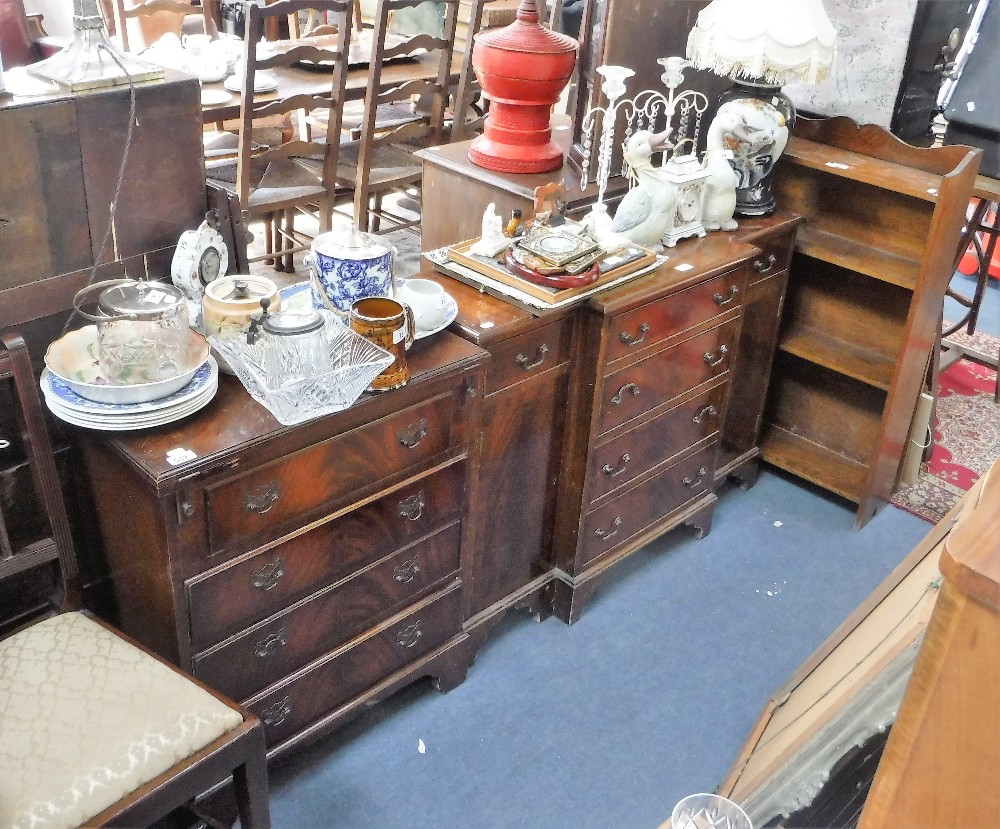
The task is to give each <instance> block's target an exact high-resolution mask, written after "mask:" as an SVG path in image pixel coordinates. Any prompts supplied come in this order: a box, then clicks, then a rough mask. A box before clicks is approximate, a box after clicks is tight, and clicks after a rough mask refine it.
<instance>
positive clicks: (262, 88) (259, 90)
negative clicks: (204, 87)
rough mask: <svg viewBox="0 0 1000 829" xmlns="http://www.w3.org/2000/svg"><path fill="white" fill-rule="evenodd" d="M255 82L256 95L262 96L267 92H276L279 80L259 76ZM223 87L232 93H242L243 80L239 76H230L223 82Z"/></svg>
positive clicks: (267, 76)
mask: <svg viewBox="0 0 1000 829" xmlns="http://www.w3.org/2000/svg"><path fill="white" fill-rule="evenodd" d="M253 82H254V83H253V93H254V95H261V94H263V93H265V92H274V90H275V89H277V88H278V79H277V78H273V77H271V76H270V75H264V74H257V75H256V76H255V77H254V79H253ZM222 85H223V86H224V87H225V88H226V89H228V90H229V91H230V92H242V91H243V78H242V77H240V76H238V75H230V76H229V77H228V78H226V79H225V80H224V81H223V82H222Z"/></svg>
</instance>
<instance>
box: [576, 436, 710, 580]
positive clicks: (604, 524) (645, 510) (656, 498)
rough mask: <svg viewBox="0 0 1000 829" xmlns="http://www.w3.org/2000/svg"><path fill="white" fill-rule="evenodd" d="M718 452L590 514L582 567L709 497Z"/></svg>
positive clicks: (698, 456) (705, 452) (705, 453)
mask: <svg viewBox="0 0 1000 829" xmlns="http://www.w3.org/2000/svg"><path fill="white" fill-rule="evenodd" d="M715 452H716V445H715V444H714V443H713V444H712V445H710V446H708V447H706V448H705V449H702V450H701V451H700V452H696V453H695V454H694V455H692V456H691V457H689V458H685V459H684V460H682V461H679V462H677V463H675V464H674V465H673V466H669V467H667V468H666V469H664V470H663V471H662V472H660V473H659V474H658V475H656V476H655V477H653V478H650V479H649V480H648V481H645V482H643V483H642V484H640V485H639V486H637V487H636V488H635V489H633V490H630V491H629V492H626V493H624V494H622V495H620V496H619V497H618V498H615V499H614V500H613V501H611V502H609V503H607V504H605V505H604V506H603V507H600V508H599V509H596V510H594V511H593V512H592V513H590V514H589V515H588V516H587V518H586V519H585V521H584V525H583V536H582V538H581V539H580V561H581V564H586V563H588V562H591V561H593V560H594V559H596V558H598V557H600V556H602V555H604V554H605V553H607V552H609V551H611V550H613V549H615V548H616V547H618V546H619V545H620V544H622V543H623V542H625V541H628V539H629V538H631V537H632V536H634V535H636V534H637V533H640V532H642V531H643V530H644V529H646V527H648V526H649V525H650V524H653V523H655V522H656V521H658V520H660V519H661V518H664V517H666V516H667V515H669V514H670V513H671V512H673V511H674V510H675V509H677V508H678V507H680V506H682V505H683V504H686V503H687V502H688V501H690V500H691V499H692V498H696V497H698V496H699V495H703V494H705V493H706V492H707V491H708V490H709V489H710V488H711V486H712V476H713V475H714V474H715Z"/></svg>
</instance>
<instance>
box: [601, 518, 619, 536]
mask: <svg viewBox="0 0 1000 829" xmlns="http://www.w3.org/2000/svg"><path fill="white" fill-rule="evenodd" d="M621 525H622V519H621V518H615V520H614V521H612V522H611V526H612V527H614V529H612V530H601V529H597V530H594V535H596V536H597V537H598V538H599V539H601V540H602V541H607V540H608V539H609V538H614V537H615V536H616V535H618V528H619V527H620V526H621Z"/></svg>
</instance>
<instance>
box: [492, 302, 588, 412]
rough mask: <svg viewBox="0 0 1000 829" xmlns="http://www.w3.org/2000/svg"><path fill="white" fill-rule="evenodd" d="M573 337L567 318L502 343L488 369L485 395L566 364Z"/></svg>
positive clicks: (494, 351) (497, 347)
mask: <svg viewBox="0 0 1000 829" xmlns="http://www.w3.org/2000/svg"><path fill="white" fill-rule="evenodd" d="M572 336H573V327H572V321H571V319H569V318H567V319H563V320H560V321H558V322H553V323H551V324H549V325H545V326H543V327H541V328H539V329H538V330H536V331H529V332H528V333H526V334H521V335H520V336H517V337H511V338H510V339H509V340H507V341H506V342H503V343H499V344H498V345H497V346H496V347H495V348H494V349H493V359H492V360H490V362H489V364H488V365H487V367H486V394H492V393H493V392H496V391H500V390H501V389H505V388H507V387H508V386H512V385H514V384H515V383H517V382H519V381H521V380H524V379H526V378H528V377H532V376H534V375H536V374H541V373H542V372H543V371H548V370H549V369H550V368H553V367H554V366H558V365H560V364H562V363H565V362H566V361H567V360H568V359H569V349H570V344H571V340H572Z"/></svg>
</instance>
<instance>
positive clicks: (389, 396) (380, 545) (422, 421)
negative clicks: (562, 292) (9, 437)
mask: <svg viewBox="0 0 1000 829" xmlns="http://www.w3.org/2000/svg"><path fill="white" fill-rule="evenodd" d="M485 357H486V355H485V353H484V352H483V351H481V350H480V349H479V348H477V347H476V346H474V345H472V344H470V343H468V342H466V341H464V340H462V339H460V338H458V337H454V336H452V335H451V334H448V333H443V334H440V335H437V336H435V337H433V338H431V339H429V340H423V341H418V343H417V344H415V345H414V348H413V350H412V351H411V352H410V354H409V360H410V364H411V368H412V370H413V375H414V376H413V379H412V380H411V381H410V383H409V384H408V385H406V386H405V387H403V388H402V389H399V390H396V391H392V392H388V393H384V394H381V395H371V394H368V395H364V396H362V398H361V399H360V400H359V401H358V402H357V403H355V405H354V406H352V407H350V408H349V409H346V410H345V411H343V412H339V413H336V414H332V415H329V416H326V417H322V418H317V419H315V420H311V421H307V422H305V423H302V424H299V425H296V426H291V427H285V426H281V425H280V424H279V423H278V422H277V421H276V420H274V418H273V417H272V416H271V415H270V414H269V413H268V412H267V410H266V409H264V408H263V407H261V406H259V405H258V404H257V403H255V402H254V401H253V400H252V399H251V398H250V397H249V395H247V394H246V392H245V391H244V389H243V387H242V386H241V385H240V384H239V382H238V381H236V380H235V378H229V377H223V378H221V382H220V388H219V392H218V394H217V396H216V398H215V399H214V400H213V401H212V402H211V403H210V404H209V406H208V407H207V408H206V409H204V410H203V411H201V412H199V413H197V414H196V415H194V416H192V417H190V418H188V419H186V420H183V421H180V422H178V423H176V424H173V425H171V426H168V427H163V428H160V429H156V430H150V431H146V432H139V433H135V434H134V435H122V436H116V437H113V438H107V439H103V438H100V437H91V436H88V437H86V438H85V439H84V440H83V450H84V456H85V460H86V464H87V471H88V474H89V476H90V479H91V481H92V489H93V497H94V500H95V503H96V507H97V512H98V516H99V521H100V531H101V537H102V539H103V545H104V549H105V554H106V556H107V559H108V567H109V570H110V572H111V577H112V581H113V585H114V595H115V598H116V601H117V606H118V612H119V620H118V621H119V624H120V625H121V626H122V628H124V629H125V630H126V631H127V632H128V633H129V634H131V635H132V636H135V637H136V638H137V639H139V640H140V641H141V642H143V643H144V644H146V645H148V646H150V647H152V648H153V649H154V650H156V651H157V652H159V653H161V654H163V655H165V656H167V657H169V658H170V659H172V660H174V661H176V662H177V663H178V664H179V665H180V666H181V667H183V668H185V669H187V670H190V671H191V672H192V673H194V675H195V676H197V677H199V678H201V679H203V680H205V681H206V682H208V683H209V684H210V685H212V686H213V687H215V688H218V689H219V690H220V691H223V692H224V693H226V694H228V695H230V696H232V697H233V698H235V699H238V700H241V701H243V702H245V703H246V704H247V705H248V706H249V707H250V708H251V709H252V710H254V711H255V712H256V713H257V714H258V715H259V716H260V717H261V719H262V720H263V722H264V724H265V733H266V737H267V742H268V748H269V752H270V754H271V755H274V754H280V753H284V752H286V751H288V750H290V749H292V748H295V747H298V746H301V745H303V744H304V743H306V742H308V741H309V740H311V739H314V738H315V737H317V736H319V735H321V734H323V733H325V732H326V731H328V730H330V729H331V728H333V727H334V726H335V725H336V724H337V723H339V722H341V721H343V720H344V719H345V718H347V717H348V716H350V714H351V713H353V712H354V711H356V710H358V708H359V707H360V706H362V705H364V704H366V703H369V702H372V701H374V700H377V699H380V698H381V697H383V696H385V695H387V694H388V693H390V692H391V691H393V690H395V689H396V688H398V687H400V686H401V685H403V684H405V683H406V682H409V681H411V680H412V679H415V678H417V677H419V676H425V675H430V676H432V677H434V678H435V679H436V680H437V681H438V683H439V687H442V688H444V689H447V688H449V687H452V686H454V685H455V684H457V683H459V682H461V680H462V679H463V678H464V676H465V670H466V666H467V654H466V652H465V647H464V646H465V640H466V638H467V637H466V634H465V633H464V632H463V630H462V621H463V618H464V616H465V614H466V607H465V604H466V601H467V596H466V592H465V585H464V572H463V559H464V556H465V555H466V552H465V550H466V546H467V537H468V536H469V520H468V506H467V505H468V502H469V486H470V483H469V482H470V478H471V468H472V466H473V465H474V463H475V459H474V458H471V457H470V455H469V446H470V435H471V434H473V432H474V430H475V429H476V422H477V419H478V409H479V401H480V400H481V398H482V390H483V377H484V374H483V368H482V364H483V362H484V359H485ZM178 456H180V457H181V459H180V461H179V462H177V463H176V465H173V464H172V463H171V459H177V458H178Z"/></svg>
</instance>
